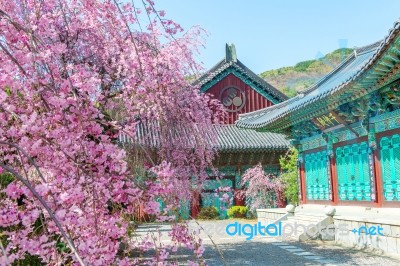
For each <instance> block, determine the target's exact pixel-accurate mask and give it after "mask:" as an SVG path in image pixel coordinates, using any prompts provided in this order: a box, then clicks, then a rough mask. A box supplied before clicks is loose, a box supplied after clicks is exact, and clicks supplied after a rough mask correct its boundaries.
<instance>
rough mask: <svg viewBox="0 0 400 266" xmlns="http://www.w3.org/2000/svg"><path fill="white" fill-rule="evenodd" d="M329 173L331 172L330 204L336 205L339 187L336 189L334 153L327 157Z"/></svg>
mask: <svg viewBox="0 0 400 266" xmlns="http://www.w3.org/2000/svg"><path fill="white" fill-rule="evenodd" d="M329 165H330V173H331V176H330V178H331V185H332V204H333V205H337V204H338V203H339V189H338V179H337V176H338V175H337V170H336V158H335V153H333V157H330V158H329Z"/></svg>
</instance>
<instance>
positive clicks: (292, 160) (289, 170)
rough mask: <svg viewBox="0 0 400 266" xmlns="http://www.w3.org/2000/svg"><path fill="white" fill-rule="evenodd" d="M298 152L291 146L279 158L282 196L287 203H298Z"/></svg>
mask: <svg viewBox="0 0 400 266" xmlns="http://www.w3.org/2000/svg"><path fill="white" fill-rule="evenodd" d="M297 158H298V152H297V150H296V149H295V148H291V149H290V150H289V151H288V153H286V155H285V156H282V157H281V158H280V159H279V163H280V165H281V169H282V172H283V173H282V175H281V178H282V180H283V184H284V193H283V194H284V197H285V198H286V199H287V200H288V202H289V203H291V204H294V205H297V204H298V203H299V187H298V179H297V178H298V170H297Z"/></svg>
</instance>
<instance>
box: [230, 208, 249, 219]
mask: <svg viewBox="0 0 400 266" xmlns="http://www.w3.org/2000/svg"><path fill="white" fill-rule="evenodd" d="M247 211H248V208H247V207H246V206H232V207H230V208H229V209H228V217H229V218H246V215H247Z"/></svg>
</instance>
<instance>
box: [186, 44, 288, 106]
mask: <svg viewBox="0 0 400 266" xmlns="http://www.w3.org/2000/svg"><path fill="white" fill-rule="evenodd" d="M233 49H234V48H233ZM227 73H232V74H234V75H237V76H238V78H242V77H245V78H246V79H248V80H249V81H251V83H252V84H251V85H252V86H251V87H252V88H253V89H254V90H256V91H257V92H258V93H260V94H261V95H263V96H264V97H265V96H266V95H270V96H272V97H273V98H274V100H273V102H274V103H277V102H281V101H284V100H286V99H288V97H287V96H286V95H285V94H283V93H282V92H281V91H279V90H278V89H277V88H275V87H274V86H272V85H271V84H269V83H268V82H266V81H265V80H264V79H262V78H261V77H260V76H258V75H257V74H256V73H254V72H253V71H251V70H250V69H249V68H248V67H246V66H245V65H244V64H243V63H242V62H240V61H239V60H238V59H236V57H234V58H232V57H231V56H226V58H224V59H222V60H221V61H220V62H218V64H216V65H215V66H214V67H212V68H211V69H210V70H208V71H207V72H206V73H205V74H204V75H202V76H201V77H200V78H198V79H197V80H196V81H194V83H193V84H194V85H198V86H200V87H201V92H205V91H207V90H208V89H209V88H210V87H211V85H213V84H212V82H213V81H217V80H219V78H221V76H224V75H226V74H227ZM210 83H211V84H210Z"/></svg>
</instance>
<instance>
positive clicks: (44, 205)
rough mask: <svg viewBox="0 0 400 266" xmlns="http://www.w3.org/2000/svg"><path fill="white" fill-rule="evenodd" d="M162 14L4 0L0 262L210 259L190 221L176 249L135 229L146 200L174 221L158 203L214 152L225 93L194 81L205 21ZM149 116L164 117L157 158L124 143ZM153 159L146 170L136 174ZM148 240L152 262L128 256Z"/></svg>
mask: <svg viewBox="0 0 400 266" xmlns="http://www.w3.org/2000/svg"><path fill="white" fill-rule="evenodd" d="M164 15H165V12H164V11H158V10H156V8H155V5H154V2H153V1H152V0H143V1H131V2H129V3H124V4H119V3H118V2H117V1H111V0H104V1H101V0H67V1H58V0H48V1H1V2H0V61H1V64H0V171H5V172H7V173H10V174H12V175H13V177H14V178H15V180H14V181H13V182H11V183H10V184H9V185H8V186H7V187H6V188H5V189H4V190H3V191H1V193H2V195H3V196H4V198H3V197H1V198H2V200H1V201H0V229H1V230H2V231H3V232H2V234H3V235H4V236H5V237H6V239H7V241H6V242H4V243H3V244H4V245H0V247H1V251H0V264H1V265H6V264H11V263H13V262H16V261H18V260H21V259H23V258H24V257H25V255H26V254H30V255H34V256H37V257H38V258H40V260H41V261H42V262H43V263H46V264H51V265H56V264H57V265H62V264H76V263H80V264H81V265H85V264H87V265H112V264H118V265H132V264H143V263H149V264H157V265H162V264H164V263H165V260H166V259H167V258H168V254H170V253H171V252H173V251H174V250H176V247H177V246H179V245H184V246H186V247H188V248H191V249H193V250H194V251H195V252H194V258H195V259H197V258H199V257H200V256H201V253H202V250H203V247H202V245H201V242H200V241H198V239H197V238H196V236H195V235H193V233H192V232H190V230H181V229H179V228H180V227H178V226H182V225H175V226H174V230H173V231H172V235H171V239H172V240H173V242H172V243H173V245H167V246H165V245H162V244H161V243H160V242H157V241H148V239H143V240H141V239H132V238H130V237H129V234H128V233H127V232H128V231H129V230H131V228H130V226H129V221H130V220H131V217H132V216H133V214H134V213H135V209H136V207H137V206H139V205H140V204H143V205H144V206H145V211H146V212H147V213H148V214H153V215H155V216H156V217H157V218H158V219H159V220H165V219H170V217H165V213H163V212H160V209H159V203H158V202H157V200H158V199H159V198H162V199H163V200H164V201H165V203H166V204H167V206H170V207H171V208H172V207H173V205H174V204H176V202H178V201H179V200H181V199H188V198H190V196H191V194H192V191H191V190H192V187H194V186H193V183H197V184H201V183H202V181H203V180H205V179H206V177H207V174H206V172H205V169H206V167H209V166H210V163H211V161H212V159H213V155H214V153H213V150H212V148H211V145H209V144H210V143H209V140H210V139H213V138H212V137H210V135H211V134H212V133H211V131H210V130H209V128H210V126H211V123H212V119H213V115H212V112H211V109H210V108H209V107H210V105H211V106H215V102H213V101H212V100H210V98H209V97H208V96H205V95H201V94H200V93H199V90H198V89H197V88H194V87H192V86H191V85H190V83H189V82H188V81H187V79H186V77H187V76H190V75H193V74H194V73H195V72H196V71H197V69H198V66H197V64H196V63H195V62H194V60H193V52H195V51H196V49H197V47H198V45H199V44H201V39H199V36H200V38H201V35H202V30H201V29H199V28H193V29H191V30H190V31H188V32H186V33H184V32H183V30H182V28H181V27H180V26H179V25H178V24H176V23H174V22H173V21H171V20H169V19H166V18H165V17H164ZM213 108H217V109H218V107H213ZM140 121H157V123H158V125H159V128H158V130H159V132H158V139H159V140H160V143H159V144H158V154H157V155H158V160H157V161H153V160H152V156H150V155H149V154H148V153H147V151H145V149H144V148H143V151H144V152H143V154H144V156H145V157H146V160H142V161H138V160H132V158H130V157H129V156H128V155H129V152H130V151H128V153H127V152H126V150H124V149H123V148H122V147H121V146H119V145H118V136H119V135H121V134H125V135H128V136H130V137H132V138H133V137H134V136H135V134H136V128H137V126H138V123H139V122H140ZM183 129H184V130H183ZM199 130H201V132H202V134H199V132H200V131H199ZM171 132H172V134H171ZM183 132H184V134H185V136H189V137H188V138H187V141H182V135H179V133H183ZM206 136H207V138H206ZM143 161H147V162H151V169H150V171H151V173H152V175H153V176H151V175H150V176H149V177H148V178H147V179H145V180H143V179H142V177H141V176H138V175H137V174H135V173H136V172H135V169H136V167H143V168H145V167H144V163H143ZM128 162H129V163H128ZM197 187H201V186H197ZM6 243H7V244H6ZM5 244H6V245H5ZM149 249H157V252H156V255H155V256H153V258H151V259H150V260H149V261H143V259H142V258H140V257H132V256H129V254H131V253H132V251H146V250H149Z"/></svg>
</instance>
